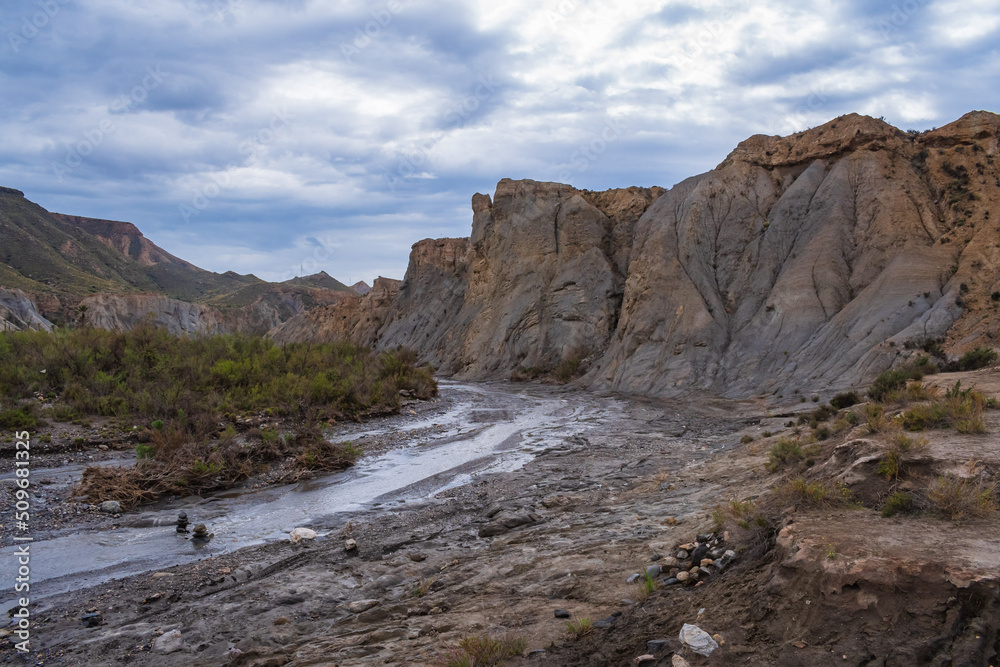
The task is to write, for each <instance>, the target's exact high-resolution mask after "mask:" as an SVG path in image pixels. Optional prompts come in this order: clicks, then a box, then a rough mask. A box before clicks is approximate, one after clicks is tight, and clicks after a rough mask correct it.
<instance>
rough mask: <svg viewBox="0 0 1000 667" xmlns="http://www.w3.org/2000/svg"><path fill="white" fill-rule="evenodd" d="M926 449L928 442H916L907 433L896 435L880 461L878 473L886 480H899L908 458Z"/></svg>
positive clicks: (891, 439)
mask: <svg viewBox="0 0 1000 667" xmlns="http://www.w3.org/2000/svg"><path fill="white" fill-rule="evenodd" d="M926 448H927V441H926V440H914V439H913V438H911V437H910V436H908V435H906V434H905V433H896V434H895V435H893V436H892V438H890V440H889V446H888V447H887V448H886V451H885V454H884V455H883V457H882V459H881V460H880V461H879V463H878V468H877V470H876V472H877V473H878V474H879V475H882V476H883V477H885V478H886V479H899V475H900V473H902V471H903V462H904V460H905V459H906V457H907V456H908V455H910V454H913V453H916V452H920V451H923V450H925V449H926Z"/></svg>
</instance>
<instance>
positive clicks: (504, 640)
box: [441, 634, 528, 667]
mask: <svg viewBox="0 0 1000 667" xmlns="http://www.w3.org/2000/svg"><path fill="white" fill-rule="evenodd" d="M458 647H459V648H458V650H455V651H452V652H451V653H450V654H449V655H448V657H446V658H445V660H444V661H443V662H442V663H441V664H442V665H443V667H496V666H497V665H502V664H503V663H504V661H505V660H507V659H508V658H516V657H517V656H519V655H521V654H522V653H524V650H525V649H526V648H528V642H526V641H525V640H523V639H521V638H520V637H518V636H516V635H513V634H505V635H501V636H500V637H491V636H489V635H469V636H467V637H463V638H462V639H461V640H459V642H458Z"/></svg>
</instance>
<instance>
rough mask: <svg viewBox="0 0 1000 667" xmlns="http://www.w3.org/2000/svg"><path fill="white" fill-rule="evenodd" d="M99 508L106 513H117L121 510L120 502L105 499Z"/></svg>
mask: <svg viewBox="0 0 1000 667" xmlns="http://www.w3.org/2000/svg"><path fill="white" fill-rule="evenodd" d="M100 510H101V511H102V512H106V513H107V514H118V513H119V512H121V511H122V504H121V503H120V502H118V501H117V500H105V501H104V502H103V503H101V504H100Z"/></svg>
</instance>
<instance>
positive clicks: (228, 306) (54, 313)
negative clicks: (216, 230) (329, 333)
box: [0, 187, 352, 331]
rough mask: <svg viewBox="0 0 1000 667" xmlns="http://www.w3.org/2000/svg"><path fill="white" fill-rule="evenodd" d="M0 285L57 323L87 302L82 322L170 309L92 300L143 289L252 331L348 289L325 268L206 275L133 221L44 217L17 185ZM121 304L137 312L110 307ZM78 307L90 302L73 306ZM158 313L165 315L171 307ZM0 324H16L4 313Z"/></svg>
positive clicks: (2, 248) (8, 202)
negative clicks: (293, 273) (282, 274)
mask: <svg viewBox="0 0 1000 667" xmlns="http://www.w3.org/2000/svg"><path fill="white" fill-rule="evenodd" d="M0 288H8V291H7V292H6V297H5V298H6V299H7V300H8V302H10V303H11V304H13V303H15V302H16V303H18V304H22V302H23V299H22V296H23V297H26V298H28V299H29V300H30V301H33V302H34V304H36V307H37V310H38V313H39V314H40V315H41V316H43V317H44V318H47V319H48V320H51V321H52V322H54V323H56V324H73V323H76V322H77V321H79V320H80V319H81V315H80V312H83V311H85V310H88V309H89V308H91V307H92V306H93V307H96V308H97V311H100V312H97V311H94V312H92V313H87V314H86V316H85V317H84V319H85V320H89V319H91V318H94V319H95V322H96V321H101V322H117V323H119V324H118V325H116V326H122V327H127V326H128V325H127V324H125V323H126V322H131V321H132V316H133V315H134V316H135V317H139V316H140V315H141V314H142V313H143V312H144V311H145V310H149V309H152V310H153V311H156V313H159V311H160V310H161V309H162V308H164V307H167V308H168V310H170V309H171V308H173V310H177V308H175V307H168V306H164V304H165V303H168V302H165V301H164V300H163V299H162V298H161V299H156V300H152V301H149V302H148V303H144V301H143V299H142V298H139V299H138V300H137V299H136V298H135V297H134V296H132V297H130V298H129V299H125V300H122V299H110V300H109V299H103V300H99V303H97V304H94V303H90V301H91V300H92V299H93V297H95V296H96V295H119V296H125V295H149V296H156V297H167V298H168V299H169V300H175V301H179V302H184V303H188V304H200V305H204V306H207V307H210V308H213V309H216V310H217V311H218V314H219V321H220V322H221V324H220V325H219V327H216V329H219V330H251V331H261V330H263V331H266V328H265V327H268V326H269V325H273V324H275V323H278V322H281V321H284V320H285V319H287V318H289V317H291V316H292V315H294V314H297V313H300V312H303V311H304V310H309V309H311V308H313V307H315V306H317V305H325V304H329V303H334V302H336V301H338V300H339V299H340V298H342V296H343V295H345V294H352V292H351V291H350V290H349V288H348V287H346V286H345V285H344V284H343V283H340V282H339V281H337V280H334V279H333V278H331V277H330V276H329V275H327V274H326V273H319V274H316V275H315V276H308V277H306V278H296V279H294V280H291V281H288V282H286V283H269V282H266V281H264V280H261V279H260V278H258V277H256V276H254V275H252V274H251V275H240V274H237V273H234V272H232V271H227V272H225V273H214V272H212V271H206V270H205V269H201V268H199V267H197V266H195V265H194V264H191V263H190V262H187V261H184V260H182V259H180V258H178V257H175V256H174V255H172V254H170V253H169V252H167V251H166V250H164V249H162V248H160V247H159V246H157V245H156V244H154V243H153V242H152V241H150V240H149V239H147V238H146V237H145V236H143V234H142V232H140V231H139V229H138V228H137V227H136V226H135V225H133V224H132V223H129V222H120V221H115V220H99V219H94V218H83V217H79V216H71V215H62V214H59V213H50V212H49V211H46V210H45V209H44V208H42V207H41V206H39V205H38V204H35V203H33V202H31V201H29V200H28V199H25V197H24V193H22V192H21V191H19V190H14V189H11V188H2V187H0ZM11 290H21V292H22V293H23V294H16V293H14V292H13V291H11ZM126 303H127V304H129V306H128V307H129V308H130V309H132V310H135V312H134V313H132V312H131V310H130V311H129V313H115V312H111V311H108V310H107V308H114V307H121V304H126ZM109 304H111V305H109ZM154 304H155V305H154ZM81 305H83V306H87V308H86V309H83V310H82V311H78V310H77V309H78V306H81ZM22 310H23V309H22ZM181 310H184V309H181ZM8 311H9V312H11V313H13V312H14V311H13V310H10V309H8ZM251 311H252V313H253V315H249V313H250V312H251ZM18 312H21V311H18ZM197 312H201V311H197ZM147 314H148V313H147ZM22 315H24V313H22ZM119 315H122V317H124V319H122V317H119ZM159 315H161V316H162V317H164V318H166V319H167V320H169V319H170V316H169V314H168V313H159ZM25 317H27V316H26V315H25ZM18 319H19V321H26V320H24V317H20V318H18ZM28 321H34V320H33V319H32V318H28ZM4 322H7V323H8V326H10V327H15V326H18V325H17V324H15V323H14V321H13V320H9V319H7V318H4ZM199 327H200V325H198V326H195V328H194V329H193V330H201V329H200V328H199ZM220 327H221V328H220ZM216 329H212V330H216ZM179 330H185V331H186V330H188V328H186V327H180V329H179Z"/></svg>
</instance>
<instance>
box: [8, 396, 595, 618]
mask: <svg viewBox="0 0 1000 667" xmlns="http://www.w3.org/2000/svg"><path fill="white" fill-rule="evenodd" d="M440 386H441V393H442V396H443V397H444V398H446V399H447V400H448V404H449V407H448V408H447V410H446V412H444V413H443V414H441V413H437V414H434V415H432V416H430V417H423V418H421V417H413V418H411V419H409V420H406V419H403V418H399V417H396V418H392V419H390V420H388V421H386V422H384V423H378V422H376V423H373V424H367V425H358V426H354V427H345V428H344V429H343V431H342V432H338V433H337V434H336V436H335V437H336V438H337V439H338V440H350V441H353V442H357V443H359V444H361V445H362V447H363V446H364V443H365V440H366V439H367V438H371V437H373V436H377V435H380V434H384V433H386V432H387V430H388V429H395V430H396V431H398V432H403V433H405V434H406V435H407V437H406V438H405V439H404V444H403V445H402V446H400V447H398V448H395V449H393V450H391V451H388V452H387V453H384V454H381V455H377V456H370V457H364V458H362V459H361V460H360V461H359V463H358V464H357V465H355V466H354V467H353V468H351V469H350V470H348V471H345V472H342V473H336V474H331V475H326V476H323V477H319V478H315V479H312V480H309V481H307V482H302V483H298V484H292V485H286V486H281V487H274V488H269V489H261V490H257V491H229V492H223V493H219V494H215V495H212V496H208V497H206V498H190V499H181V500H178V501H176V502H173V503H170V504H169V505H167V506H166V507H162V508H159V509H158V510H157V511H156V512H155V513H150V512H146V513H143V512H141V511H140V512H133V513H129V514H126V515H123V519H122V522H123V523H126V524H135V523H137V522H142V521H144V520H156V519H158V520H160V522H161V523H164V524H171V523H172V522H173V521H174V520H175V518H176V515H177V512H178V511H179V510H182V509H183V510H185V511H186V512H187V513H188V516H189V519H190V520H191V521H192V522H193V523H206V524H208V526H209V529H210V530H211V531H212V532H213V533H214V535H215V537H214V539H213V540H212V541H211V542H210V543H209V544H208V545H206V546H203V547H201V548H200V549H196V548H195V546H194V545H193V544H192V542H191V541H189V540H186V539H184V538H183V537H181V536H178V535H177V534H176V533H175V532H174V529H173V527H172V526H171V525H165V526H158V527H128V526H127V525H124V526H122V527H119V528H117V529H114V530H110V529H105V530H94V529H81V530H79V531H77V532H71V533H69V534H62V535H60V536H56V537H53V538H51V539H47V540H40V541H37V542H34V543H32V544H31V593H32V597H33V598H35V599H38V598H40V597H45V596H49V595H54V594H57V593H62V592H66V591H68V590H72V589H76V588H82V587H86V586H91V585H95V584H98V583H101V582H104V581H108V580H110V579H115V578H119V577H124V576H129V575H132V574H137V573H141V572H146V571H150V570H157V569H163V568H166V567H170V566H172V565H176V564H179V563H185V562H190V561H193V560H197V559H199V558H206V557H210V556H212V555H215V554H219V553H223V552H228V551H232V550H235V549H239V548H241V547H245V546H249V545H253V544H260V543H262V542H266V541H269V540H278V539H283V538H286V537H287V536H288V532H289V531H290V530H291V529H292V528H295V527H297V526H307V527H311V528H313V529H315V530H317V531H318V532H320V534H321V535H322V534H323V532H324V531H325V530H332V529H334V528H335V527H338V526H341V525H343V523H344V522H345V521H346V519H347V518H349V515H350V513H352V512H355V513H357V512H362V511H366V510H371V509H376V510H377V509H378V507H380V506H385V505H387V504H390V503H409V502H419V501H423V500H425V499H427V498H430V497H432V496H433V495H434V494H435V493H437V492H439V491H441V490H443V489H446V488H449V487H452V486H455V485H459V484H463V483H465V482H467V481H468V480H469V479H470V478H471V477H473V476H475V475H477V474H482V473H484V472H502V471H510V470H514V469H517V468H519V467H520V466H522V465H524V464H525V463H526V462H527V461H529V460H530V459H531V458H532V457H533V456H534V455H535V454H537V453H538V452H539V451H542V450H544V449H546V448H549V447H553V446H556V445H558V444H559V443H561V442H562V441H563V440H564V439H565V438H567V437H571V436H573V435H576V434H580V433H583V432H585V431H587V430H588V429H590V428H592V427H593V426H596V425H597V424H598V423H599V421H600V419H601V418H602V415H604V414H606V413H607V411H608V410H609V409H610V410H612V411H613V409H614V405H613V404H614V403H615V399H610V398H602V397H599V396H594V395H592V394H587V393H582V392H572V393H562V392H560V391H558V390H553V389H551V388H546V387H539V386H535V385H511V384H498V385H484V384H461V383H455V382H446V381H443V382H441V384H440ZM148 522H149V521H147V523H148ZM14 549H15V547H7V548H4V549H0V560H2V561H4V562H9V561H13V560H14V559H15V555H14ZM12 595H13V591H12V590H10V589H9V588H6V587H5V588H4V589H3V591H2V593H0V596H2V602H0V605H2V607H3V609H6V608H7V607H9V606H11V604H12Z"/></svg>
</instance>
